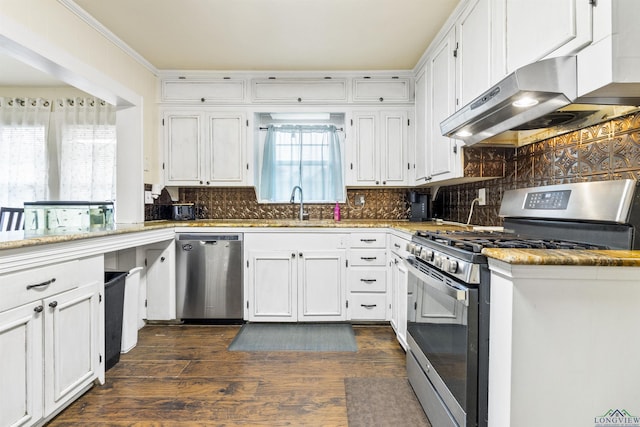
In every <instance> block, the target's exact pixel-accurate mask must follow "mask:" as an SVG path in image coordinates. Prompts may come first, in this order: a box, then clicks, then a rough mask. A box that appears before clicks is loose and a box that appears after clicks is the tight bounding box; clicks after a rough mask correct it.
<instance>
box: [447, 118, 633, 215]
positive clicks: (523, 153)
mask: <svg viewBox="0 0 640 427" xmlns="http://www.w3.org/2000/svg"><path fill="white" fill-rule="evenodd" d="M478 150H479V151H481V152H482V151H483V150H488V148H485V147H479V148H475V147H470V148H467V149H465V156H471V157H477V156H478ZM625 178H632V179H636V180H637V179H639V178H640V113H634V114H630V115H627V116H623V117H620V118H617V119H614V120H611V121H609V122H605V123H600V124H598V125H594V126H591V127H587V128H584V129H581V130H578V131H575V132H571V133H568V134H565V135H560V136H557V137H554V138H550V139H547V140H544V141H541V142H537V143H534V144H531V145H525V146H523V147H519V148H513V149H510V150H507V151H506V158H505V175H504V178H500V179H494V180H489V181H481V182H475V183H469V184H463V185H456V186H450V187H443V188H441V189H440V191H439V194H438V199H439V200H441V202H442V207H443V214H442V216H443V218H445V219H447V220H450V221H456V222H466V221H467V218H468V216H469V210H470V206H471V202H472V201H473V199H474V198H475V197H477V194H478V189H480V188H486V190H487V204H486V205H485V206H477V205H476V206H474V210H473V216H472V217H471V223H472V224H481V225H501V224H502V220H501V219H500V217H499V216H498V212H499V210H500V202H501V201H502V195H503V193H504V191H506V190H510V189H514V188H525V187H537V186H541V185H551V184H562V183H571V182H583V181H608V180H615V179H625Z"/></svg>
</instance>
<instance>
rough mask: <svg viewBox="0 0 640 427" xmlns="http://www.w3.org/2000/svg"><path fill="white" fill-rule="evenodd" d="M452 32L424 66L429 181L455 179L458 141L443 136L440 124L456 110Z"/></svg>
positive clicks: (457, 173)
mask: <svg viewBox="0 0 640 427" xmlns="http://www.w3.org/2000/svg"><path fill="white" fill-rule="evenodd" d="M455 49H456V39H455V29H454V28H452V29H451V30H450V31H449V33H448V34H447V36H446V37H445V38H444V39H443V40H442V41H441V42H440V44H439V45H438V46H436V48H435V49H434V51H433V55H431V56H430V57H429V60H428V64H427V81H428V84H427V108H426V113H427V122H428V125H427V130H428V133H427V143H426V144H427V146H426V148H427V160H428V162H429V177H431V178H432V181H438V180H443V179H448V178H455V177H458V176H459V174H460V169H461V167H460V165H461V161H460V158H461V152H462V150H461V149H460V147H459V145H460V142H459V141H456V140H455V139H452V138H448V137H446V136H442V133H441V132H440V122H442V121H443V120H444V119H446V118H447V117H449V116H450V115H451V114H453V112H454V111H455V107H456V105H455V101H456V91H455V76H456V72H455V66H456V62H455V59H456V58H455V55H454V52H455Z"/></svg>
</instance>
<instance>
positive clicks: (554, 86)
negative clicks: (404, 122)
mask: <svg viewBox="0 0 640 427" xmlns="http://www.w3.org/2000/svg"><path fill="white" fill-rule="evenodd" d="M601 99H602V98H601ZM607 101H608V102H614V103H616V104H620V105H596V104H592V103H591V102H590V100H589V99H584V100H581V99H579V98H578V96H577V65H576V57H575V56H565V57H557V58H551V59H545V60H542V61H538V62H535V63H532V64H529V65H527V66H525V67H522V68H520V69H518V70H516V71H514V72H513V73H512V74H510V75H508V76H507V77H505V78H504V79H503V80H502V81H500V82H499V83H498V84H496V85H495V86H493V87H492V88H491V89H489V90H487V91H486V92H484V93H483V94H482V95H480V96H479V97H477V98H476V99H474V100H473V101H471V102H470V103H469V104H467V105H465V106H464V107H462V108H461V109H460V110H458V111H457V112H456V113H454V114H453V115H452V116H450V117H448V118H447V119H446V120H444V121H443V122H442V123H441V124H440V130H441V131H442V134H443V135H446V136H449V137H452V138H456V139H460V140H463V141H464V142H465V144H466V145H473V144H476V143H478V142H483V143H485V144H487V145H524V144H528V143H532V142H536V141H539V140H542V139H546V138H550V137H553V136H555V135H558V134H562V133H566V132H570V131H573V130H576V129H580V128H584V127H586V126H590V125H592V124H595V123H599V122H602V121H604V120H608V119H611V118H613V117H617V116H620V115H622V114H626V113H628V112H631V111H634V110H637V107H636V106H637V105H638V104H640V97H628V98H620V97H619V96H618V97H615V98H614V97H612V98H611V99H608V100H607ZM583 102H584V103H583ZM598 102H601V100H599V101H598ZM622 104H624V105H622Z"/></svg>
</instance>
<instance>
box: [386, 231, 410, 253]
mask: <svg viewBox="0 0 640 427" xmlns="http://www.w3.org/2000/svg"><path fill="white" fill-rule="evenodd" d="M408 244H409V240H407V239H403V238H402V237H398V236H390V237H389V248H390V249H391V251H392V252H395V253H396V254H398V255H400V256H401V257H402V258H406V257H407V256H408V255H409V252H408V251H407V245H408Z"/></svg>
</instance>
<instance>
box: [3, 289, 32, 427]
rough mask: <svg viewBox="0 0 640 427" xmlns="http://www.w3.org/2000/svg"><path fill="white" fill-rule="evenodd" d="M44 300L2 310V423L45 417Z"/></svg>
mask: <svg viewBox="0 0 640 427" xmlns="http://www.w3.org/2000/svg"><path fill="white" fill-rule="evenodd" d="M41 309H42V303H41V301H37V302H33V303H30V304H25V305H23V306H20V307H18V308H15V309H12V310H7V311H5V312H2V313H0V425H1V426H3V427H4V426H22V425H31V424H33V423H34V422H36V421H38V420H39V419H40V418H42V316H43V314H42V312H39V311H37V310H41Z"/></svg>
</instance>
